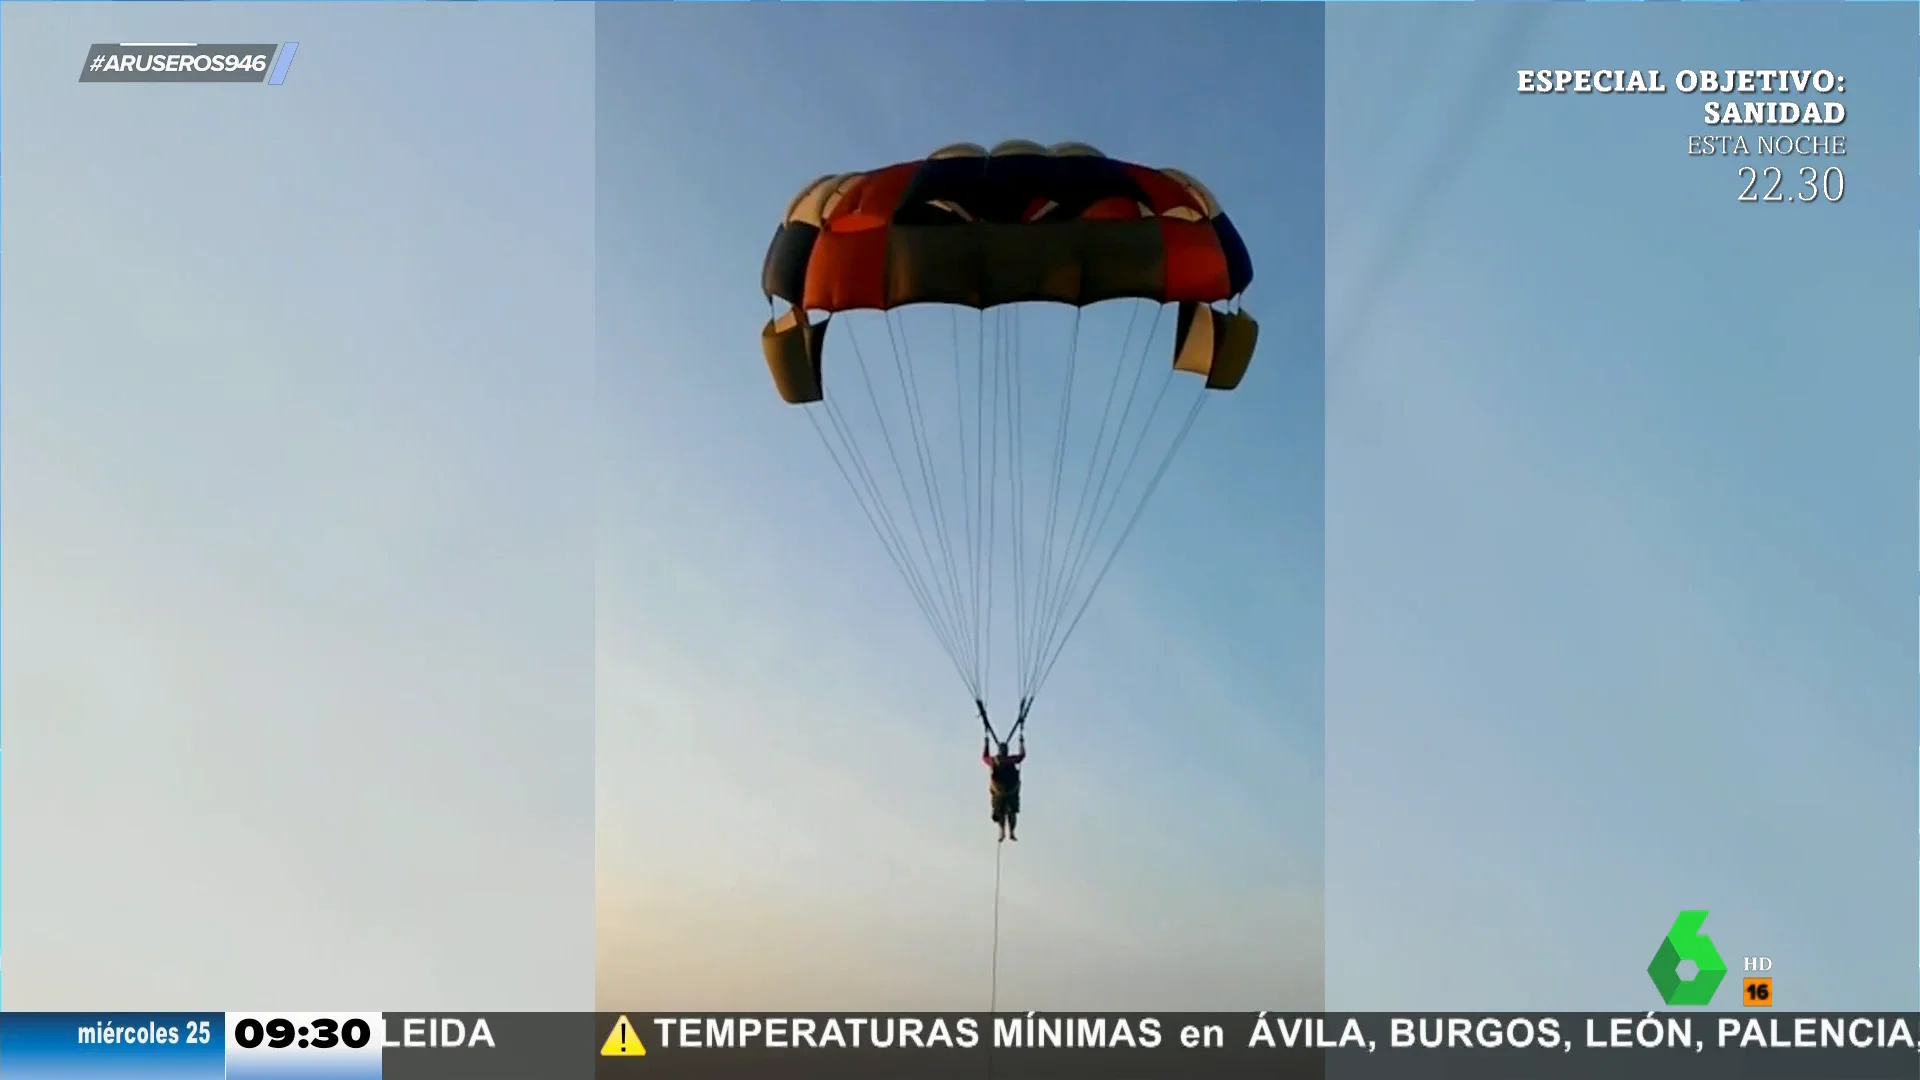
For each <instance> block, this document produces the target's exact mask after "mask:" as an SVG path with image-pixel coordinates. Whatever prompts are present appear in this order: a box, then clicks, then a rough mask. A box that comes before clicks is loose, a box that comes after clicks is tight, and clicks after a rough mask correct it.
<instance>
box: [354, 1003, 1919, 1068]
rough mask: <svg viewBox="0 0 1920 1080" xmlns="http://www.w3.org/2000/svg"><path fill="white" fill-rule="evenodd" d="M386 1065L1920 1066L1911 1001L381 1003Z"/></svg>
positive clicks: (636, 1066)
mask: <svg viewBox="0 0 1920 1080" xmlns="http://www.w3.org/2000/svg"><path fill="white" fill-rule="evenodd" d="M386 1023H387V1049H386V1052H385V1054H384V1057H383V1062H382V1072H383V1075H384V1076H386V1077H388V1078H389V1080H415V1078H421V1080H455V1078H461V1080H488V1078H492V1077H525V1076H539V1077H542V1078H543V1080H547V1078H551V1080H575V1078H579V1080H585V1078H587V1077H597V1078H601V1080H640V1078H642V1077H645V1078H647V1080H763V1078H771V1077H777V1078H780V1080H866V1078H873V1080H894V1078H905V1077H912V1078H914V1080H963V1078H964V1080H978V1078H980V1077H983V1076H985V1075H987V1070H988V1069H991V1073H992V1076H993V1077H994V1080H1080V1078H1085V1080H1186V1078H1190V1080H1239V1078H1243V1077H1244V1078H1248V1080H1251V1078H1253V1077H1262V1078H1269V1080H1270V1078H1272V1077H1275V1076H1282V1077H1289V1078H1300V1080H1314V1078H1319V1077H1327V1078H1331V1080H1376V1078H1378V1080H1389V1078H1391V1080H1402V1078H1408V1077H1421V1078H1425V1077H1432V1078H1456V1077H1457V1078H1473V1080H1539V1078H1541V1077H1544V1076H1552V1077H1555V1078H1561V1077H1565V1078H1569V1080H1666V1078H1669V1077H1670V1078H1673V1080H1681V1078H1686V1080H1718V1078H1727V1080H1735V1078H1740V1080H1751V1078H1779V1080H1788V1078H1802V1077H1807V1078H1820V1080H1896V1078H1897V1080H1920V1042H1916V1035H1917V1034H1920V1015H1917V1014H1911V1013H1859V1014H1835V1013H1821V1014H1811V1013H1773V1012H1771V1011H1770V1010H1761V1009H1755V1010H1751V1011H1748V1012H1741V1013H1676V1012H1666V1013H1508V1014H1462V1013H1445V1014H1435V1013H1407V1014H1388V1013H1354V1014H1325V1015H1321V1014H1303V1013H1258V1014H1255V1013H1220V1014H1201V1013H1162V1014H1147V1013H1125V1014H1121V1013H1109V1014H1051V1015H1049V1014H1005V1013H1003V1014H999V1015H987V1014H964V1013H926V1014H903V1013H873V1014H866V1015H857V1014H821V1013H809V1014H792V1015H785V1016H776V1015H769V1014H698V1013H689V1014H685V1015H667V1014H654V1013H628V1014H625V1015H624V1016H623V1015H621V1014H615V1013H601V1014H599V1015H597V1016H590V1015H567V1014H526V1013H519V1014H515V1013H506V1014H494V1015H482V1014H420V1015H411V1016H410V1015H406V1014H398V1013H387V1014H386Z"/></svg>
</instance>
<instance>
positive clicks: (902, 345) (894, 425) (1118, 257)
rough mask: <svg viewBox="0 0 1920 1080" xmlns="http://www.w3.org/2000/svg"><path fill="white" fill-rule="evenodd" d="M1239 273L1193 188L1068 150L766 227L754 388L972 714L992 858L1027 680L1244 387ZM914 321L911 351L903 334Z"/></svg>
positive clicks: (1006, 834)
mask: <svg viewBox="0 0 1920 1080" xmlns="http://www.w3.org/2000/svg"><path fill="white" fill-rule="evenodd" d="M1252 280H1253V261H1252V258H1251V256H1250V255H1249V253H1248V250H1247V246H1246V243H1245V241H1244V240H1243V239H1242V238H1241V236H1240V233H1239V231H1238V230H1237V229H1236V228H1235V227H1234V225H1233V223H1232V222H1231V221H1230V220H1229V219H1228V217H1227V215H1226V213H1225V212H1224V211H1223V210H1222V209H1221V206H1220V203H1219V201H1218V200H1217V199H1215V197H1214V195H1213V193H1212V192H1210V191H1209V190H1208V189H1207V188H1206V187H1205V186H1204V185H1203V184H1201V183H1200V181H1198V180H1197V179H1195V178H1194V177H1193V176H1191V175H1189V174H1188V173H1186V172H1183V171H1181V170H1178V169H1170V168H1163V167H1154V166H1148V165H1141V164H1137V163H1134V162H1129V161H1123V160H1120V159H1118V158H1111V157H1108V156H1107V155H1105V154H1103V153H1101V152H1100V151H1099V150H1097V149H1095V148H1094V147H1091V146H1088V145H1086V144H1084V143H1071V142H1069V143H1059V144H1055V145H1052V146H1043V145H1041V144H1039V143H1036V142H1030V141H1025V140H1011V141H1008V142H1003V143H1001V144H999V145H997V146H994V147H992V148H988V147H985V146H980V145H976V144H972V143H956V144H954V145H951V146H946V147H942V148H941V149H938V150H936V151H934V152H933V153H931V154H929V155H927V156H926V157H924V158H920V159H917V160H912V161H902V162H897V163H895V164H892V165H885V166H882V167H880V168H875V169H866V170H862V171H853V172H841V173H835V174H830V175H826V176H822V177H819V178H818V179H816V180H814V181H813V182H812V183H810V184H808V185H806V186H805V187H804V188H802V189H801V190H800V192H799V194H797V195H796V196H795V197H794V198H793V200H792V201H791V202H790V203H789V204H788V206H787V210H786V213H785V214H784V215H783V216H782V217H781V219H780V221H779V222H778V224H777V225H776V228H775V230H774V236H773V240H772V242H771V243H770V244H769V245H768V248H767V254H766V259H765V261H764V263H763V264H762V266H761V291H762V293H763V294H764V295H765V297H766V300H767V304H768V316H769V318H768V321H767V324H766V326H765V327H764V328H763V329H762V330H761V333H760V341H761V350H762V352H763V354H764V355H765V359H766V363H767V368H768V371H769V373H770V374H771V375H772V377H773V383H774V388H775V390H776V391H777V392H778V393H779V396H780V398H781V399H782V400H783V401H785V402H786V403H787V404H789V405H794V406H800V407H803V408H804V409H805V412H806V414H807V416H808V419H809V420H810V421H811V422H812V424H813V426H814V429H815V430H816V432H818V434H819V436H820V439H821V441H822V443H823V444H824V445H825V446H826V449H827V456H828V459H829V460H830V461H831V463H832V465H833V466H834V468H835V469H836V470H837V471H838V472H839V473H840V475H841V477H842V478H843V479H844V480H846V482H847V484H848V486H849V487H850V488H851V489H852V491H853V495H854V499H855V501H856V502H857V504H858V505H859V508H860V510H861V512H862V514H863V515H864V516H865V517H866V519H867V523H868V524H869V525H870V526H872V527H873V530H874V533H875V534H876V536H877V537H878V539H879V540H880V544H881V549H882V550H881V552H880V554H883V555H884V556H885V558H886V560H887V561H888V562H891V563H892V564H893V566H894V568H895V569H896V570H897V571H899V573H900V575H901V577H902V578H903V579H904V581H905V583H906V585H907V587H908V591H909V593H910V595H911V596H912V598H913V600H914V602H915V603H916V604H917V605H918V606H919V608H920V610H921V613H922V614H923V615H924V616H925V617H926V620H927V622H928V624H929V626H930V627H931V629H932V630H933V632H934V636H935V638H936V640H937V641H938V643H939V645H940V646H941V648H942V650H943V651H944V652H945V653H946V654H947V657H948V659H949V660H950V661H952V663H953V665H954V669H955V670H956V672H958V673H959V675H960V677H961V679H962V681H963V682H964V684H965V685H966V688H967V689H968V691H970V696H971V697H972V699H973V700H974V703H975V704H976V705H977V706H978V707H979V712H980V721H981V723H982V725H983V726H984V727H985V728H986V735H987V737H986V741H985V743H984V744H983V745H982V747H981V760H982V761H983V762H984V763H985V764H986V765H987V767H988V768H989V770H990V772H991V775H992V785H991V790H992V797H993V820H994V821H995V822H996V823H997V824H999V825H1000V827H1001V839H1003V840H1011V839H1016V836H1015V834H1014V824H1015V821H1016V820H1017V818H1018V815H1019V809H1020V765H1021V763H1022V762H1023V761H1024V760H1025V758H1026V735H1025V733H1024V732H1025V725H1026V719H1027V713H1028V710H1029V709H1030V708H1031V706H1032V704H1033V700H1034V698H1035V696H1036V695H1037V694H1038V693H1039V691H1040V688H1041V684H1042V683H1044V682H1045V681H1046V680H1047V678H1048V676H1049V675H1050V673H1051V672H1052V671H1053V668H1054V664H1055V662H1056V661H1057V660H1058V659H1059V656H1060V652H1061V650H1062V649H1064V648H1065V645H1066V642H1067V639H1068V638H1069V637H1071V636H1072V634H1073V632H1074V629H1075V628H1076V627H1077V626H1079V624H1080V619H1081V616H1082V615H1084V614H1085V613H1086V610H1087V606H1088V604H1090V603H1091V601H1092V597H1093V594H1094V592H1095V591H1096V590H1097V589H1098V588H1099V586H1100V583H1101V581H1102V580H1104V578H1105V577H1106V574H1107V571H1108V570H1109V569H1111V567H1112V565H1113V560H1114V558H1115V557H1116V556H1117V555H1118V554H1119V550H1120V548H1121V546H1122V545H1123V544H1125V542H1126V539H1127V537H1128V535H1129V534H1130V533H1131V532H1132V531H1133V527H1134V525H1135V524H1136V523H1137V522H1138V521H1139V518H1140V515H1141V512H1142V511H1143V510H1144V509H1145V506H1146V503H1147V500H1148V499H1149V498H1151V496H1152V494H1153V492H1154V489H1155V488H1157V487H1158V486H1159V483H1160V480H1161V478H1162V477H1163V476H1164V475H1165V474H1166V471H1167V468H1168V466H1169V465H1170V464H1171V463H1172V460H1173V457H1174V455H1175V454H1176V453H1177V452H1178V451H1179V449H1180V447H1181V445H1182V444H1183V443H1184V442H1185V440H1186V437H1187V433H1188V431H1189V430H1190V429H1191V428H1192V426H1193V424H1194V421H1195V419H1196V418H1197V416H1198V413H1199V411H1200V406H1201V404H1202V402H1204V401H1205V400H1206V398H1207V397H1208V396H1210V395H1211V394H1213V393H1228V392H1231V391H1233V390H1235V389H1236V388H1237V387H1239V385H1240V382H1241V380H1242V378H1244V377H1245V375H1246V373H1247V369H1248V366H1249V364H1250V363H1251V361H1252V359H1253V354H1254V349H1255V345H1256V342H1257V341H1258V336H1259V327H1258V324H1257V323H1256V322H1255V321H1254V319H1253V318H1252V317H1250V316H1249V315H1248V314H1247V313H1246V312H1245V311H1243V310H1241V309H1240V300H1241V298H1242V295H1243V294H1244V292H1245V290H1246V289H1247V286H1248V285H1249V284H1250V283H1251V282H1252ZM1116 305H1117V310H1119V311H1120V312H1121V313H1123V314H1124V313H1126V312H1131V314H1130V315H1128V316H1127V317H1126V318H1125V319H1124V320H1120V321H1112V322H1109V323H1108V324H1107V325H1106V326H1104V327H1103V326H1100V325H1099V322H1100V321H1101V320H1097V319H1095V318H1093V317H1092V316H1091V314H1090V313H1091V312H1092V310H1093V309H1094V308H1096V307H1098V308H1102V309H1108V310H1115V309H1116ZM1062 308H1064V310H1065V311H1066V312H1068V313H1069V314H1068V316H1067V321H1070V322H1071V327H1070V328H1069V329H1068V334H1067V340H1065V341H1063V342H1061V345H1062V347H1061V348H1060V349H1059V350H1058V355H1057V356H1056V354H1055V352H1054V350H1052V349H1044V348H1041V347H1039V343H1041V342H1043V341H1045V340H1046V338H1045V336H1044V334H1045V331H1046V326H1045V325H1044V322H1045V320H1044V319H1043V318H1042V316H1043V315H1044V314H1045V313H1046V312H1047V311H1057V310H1060V309H1062ZM926 309H932V311H931V312H930V313H929V312H926ZM941 309H945V310H941ZM912 311H920V312H922V313H923V317H921V318H918V319H914V320H912V321H914V322H916V323H919V324H921V325H922V327H923V329H925V330H926V331H929V333H927V334H925V335H922V334H917V333H913V332H910V330H909V327H908V323H909V321H910V320H909V314H910V312H912ZM1169 313H1170V314H1171V318H1170V319H1166V318H1165V317H1166V316H1167V315H1169ZM926 315H930V316H931V317H930V319H929V318H927V317H925V316H926ZM1028 316H1032V318H1028ZM1083 316H1087V323H1088V325H1087V326H1086V327H1084V329H1085V333H1084V334H1083ZM1163 319H1164V320H1165V321H1166V322H1170V323H1171V324H1172V325H1171V326H1170V327H1169V329H1170V331H1171V350H1170V355H1169V354H1168V353H1164V352H1163V353H1162V354H1161V355H1162V356H1165V357H1167V359H1168V360H1170V361H1171V363H1170V365H1167V360H1162V361H1161V362H1160V365H1167V366H1169V367H1170V368H1171V370H1168V371H1166V375H1165V377H1164V378H1163V379H1161V380H1160V384H1161V385H1160V386H1159V389H1158V391H1157V393H1156V392H1155V391H1154V390H1153V389H1152V387H1151V385H1150V384H1151V383H1152V381H1153V380H1151V379H1149V377H1148V373H1149V371H1150V370H1151V368H1153V367H1156V366H1160V365H1156V364H1153V363H1151V362H1150V360H1149V349H1148V345H1149V344H1150V343H1151V342H1152V341H1153V340H1154V339H1155V334H1156V331H1157V329H1158V328H1159V327H1160V326H1161V325H1162V323H1163ZM969 323H971V324H972V325H971V326H970V327H969V326H967V325H966V324H969ZM1030 324H1034V325H1030ZM829 325H832V326H833V327H834V328H835V336H836V337H837V339H838V340H835V341H829V340H828V337H829V335H828V327H829ZM863 326H864V327H870V329H867V330H866V331H865V332H864V333H862V332H857V330H856V328H859V327H863ZM969 331H970V332H969ZM1136 334H1137V336H1136ZM863 339H864V347H863ZM1163 340H1164V339H1163ZM1136 341H1137V342H1138V348H1136V347H1135V342H1136ZM882 346H886V347H887V348H886V352H885V353H882V352H880V351H878V350H879V349H880V348H881V347H882ZM1083 346H1084V347H1083ZM887 353H890V354H891V360H892V363H891V364H890V365H889V364H885V363H883V362H882V361H884V360H885V359H887V358H888V357H887ZM1135 354H1137V356H1138V361H1137V363H1136V362H1135V361H1134V360H1133V357H1134V356H1135ZM829 360H830V361H831V362H828V361H829ZM889 367H890V368H891V369H892V374H893V375H894V376H895V378H893V379H891V380H889V379H887V378H886V377H885V376H886V374H887V369H888V368H889ZM1163 370H1165V369H1164V368H1163ZM830 374H832V375H833V376H834V378H833V379H829V378H828V376H829V375H830ZM876 374H877V375H879V376H880V378H879V379H877V380H876V378H875V376H876ZM1180 376H1186V377H1197V379H1196V380H1195V381H1196V382H1197V383H1198V386H1197V388H1196V392H1195V393H1194V394H1193V395H1192V400H1191V403H1190V405H1188V406H1187V407H1186V408H1184V409H1182V408H1179V407H1174V408H1170V409H1168V410H1167V413H1166V414H1164V415H1166V416H1167V417H1168V421H1169V422H1168V424H1166V425H1164V426H1163V427H1164V428H1165V429H1171V435H1170V437H1167V438H1164V439H1163V438H1160V437H1157V436H1155V428H1154V421H1155V419H1156V417H1159V416H1161V415H1163V414H1162V412H1161V409H1162V404H1163V402H1164V401H1165V400H1166V399H1167V396H1168V394H1169V391H1170V390H1171V389H1172V388H1173V386H1174V383H1175V381H1176V378H1177V377H1180ZM829 383H832V384H833V386H832V387H831V388H830V386H829ZM1056 386H1057V393H1058V396H1057V397H1056V398H1050V397H1049V395H1050V394H1053V393H1055V390H1056ZM1076 386H1079V387H1082V388H1083V391H1082V392H1081V393H1076ZM943 388H944V389H945V390H947V391H950V395H948V396H947V397H945V398H944V399H943V398H941V397H939V396H938V395H939V394H940V393H941V392H942V390H943ZM1103 391H1104V393H1103ZM1055 401H1057V402H1058V405H1057V408H1056V407H1055V405H1054V404H1053V402H1055ZM883 403H886V404H883ZM1102 403H1103V404H1102ZM936 404H938V406H939V407H937V408H936V407H935V405H936ZM1094 406H1097V407H1094ZM869 407H870V411H869ZM1056 413H1057V421H1056V423H1055V425H1054V427H1053V429H1052V430H1051V431H1048V430H1046V429H1045V426H1044V423H1045V420H1046V418H1047V417H1048V416H1049V415H1054V414H1056ZM1076 414H1078V415H1076ZM1070 433H1074V434H1077V436H1078V437H1077V438H1070V437H1069V435H1070ZM1150 436H1154V437H1150ZM1149 443H1152V444H1154V445H1156V446H1162V447H1163V449H1160V450H1158V451H1149V449H1148V446H1149ZM1029 448H1032V450H1033V451H1037V454H1035V455H1034V456H1047V455H1046V450H1045V448H1051V455H1050V456H1051V459H1052V460H1051V461H1050V462H1042V461H1037V460H1032V459H1031V458H1030V456H1029V455H1030V450H1029ZM1082 450H1084V451H1085V459H1084V461H1083V462H1079V463H1070V462H1069V461H1068V457H1069V456H1070V452H1071V454H1072V455H1073V456H1078V455H1079V454H1080V453H1081V451H1082ZM1070 465H1071V467H1070ZM1228 466H1229V463H1220V464H1218V465H1216V466H1215V468H1217V469H1218V468H1226V467H1228ZM916 479H917V480H918V483H917V484H916V482H915V481H916ZM1076 489H1077V494H1076ZM1030 504H1033V505H1030ZM1009 564H1010V565H1009ZM1003 566H1005V567H1007V569H1010V571H1011V574H1010V577H1011V580H1007V578H1008V576H1009V575H1008V573H1007V570H1006V569H1001V567H1003ZM996 596H1002V597H1005V598H1006V599H1009V600H1011V601H1012V607H1013V609H1014V610H1013V611H1012V613H1011V615H1012V618H1011V620H1010V621H1011V623H1012V627H1011V628H1012V630H1013V636H1014V642H1013V652H1014V654H1015V656H1014V659H1016V660H1017V661H1018V663H1017V667H1018V672H1019V686H1018V690H1019V697H1018V700H1019V702H1020V709H1019V716H1018V718H1017V719H1016V720H1015V721H1014V724H1013V727H1012V729H1011V730H1010V731H1009V732H1008V736H1009V739H1013V740H1016V741H1017V744H1018V749H1017V750H1010V748H1009V746H1008V741H1007V740H1002V739H1000V738H999V737H998V736H997V735H996V733H995V731H994V727H993V724H992V723H991V721H989V720H988V719H987V709H986V706H985V705H984V704H983V702H984V701H985V700H987V698H988V696H989V684H990V682H991V675H992V660H991V658H992V657H993V655H994V654H995V645H996V639H995V636H994V631H993V620H992V615H993V612H994V611H995V610H996V604H995V597H996ZM1002 609H1004V605H1002ZM1002 647H1004V646H1002Z"/></svg>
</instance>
